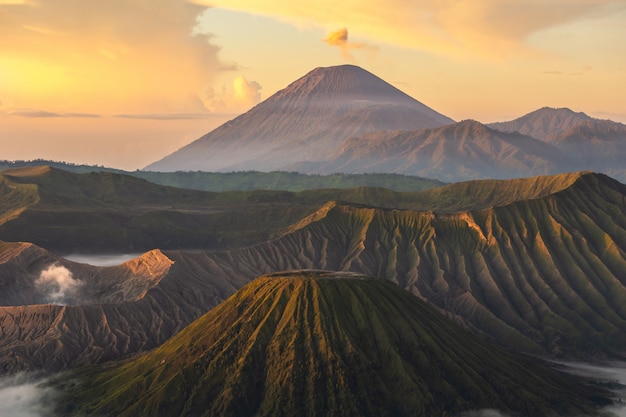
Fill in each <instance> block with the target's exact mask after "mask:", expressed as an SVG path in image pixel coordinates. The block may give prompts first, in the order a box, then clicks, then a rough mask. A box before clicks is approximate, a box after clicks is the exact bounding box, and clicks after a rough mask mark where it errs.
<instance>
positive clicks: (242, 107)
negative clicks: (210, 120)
mask: <svg viewBox="0 0 626 417" xmlns="http://www.w3.org/2000/svg"><path fill="white" fill-rule="evenodd" d="M261 89H262V87H261V85H260V84H259V83H258V82H256V81H248V80H247V79H246V78H245V77H244V76H242V75H240V76H238V77H237V78H235V79H234V80H233V82H232V84H231V85H230V86H226V85H224V86H222V90H221V91H219V92H216V91H215V90H214V89H212V88H211V89H209V90H208V91H207V94H206V98H205V100H204V105H205V107H206V108H207V109H208V110H210V111H212V112H216V113H221V112H243V111H246V110H248V109H250V107H252V106H254V105H255V104H257V103H258V102H259V101H261Z"/></svg>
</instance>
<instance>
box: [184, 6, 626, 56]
mask: <svg viewBox="0 0 626 417" xmlns="http://www.w3.org/2000/svg"><path fill="white" fill-rule="evenodd" d="M193 1H194V3H196V4H211V5H213V6H215V7H221V8H225V9H229V10H234V11H244V12H248V13H254V14H259V15H264V16H269V17H273V18H276V19H279V20H281V21H286V22H289V23H291V24H294V25H296V26H299V27H311V26H317V27H322V28H336V27H349V28H350V31H351V32H352V33H354V34H358V36H359V37H362V38H368V39H371V40H373V41H375V42H376V43H381V42H382V43H386V44H389V45H394V46H399V47H405V48H411V49H416V50H421V51H426V52H430V53H433V54H437V55H448V56H457V57H464V56H469V55H480V56H484V57H492V58H495V57H498V58H499V57H503V56H504V57H516V56H518V55H519V54H520V53H522V52H525V53H530V52H531V48H530V47H529V46H528V45H526V43H525V41H526V40H527V38H528V37H529V36H530V35H531V34H533V33H536V32H540V31H543V30H546V29H550V28H553V27H558V26H562V25H566V24H569V23H572V22H576V21H578V20H580V19H585V18H597V17H603V16H607V15H609V14H611V13H612V12H613V11H614V10H615V9H616V8H618V7H620V6H621V7H623V6H624V5H625V2H624V1H623V0H617V1H615V0H595V1H584V2H571V1H570V0H552V1H545V0H528V1H517V0H472V1H453V0H446V1H441V0H424V1H420V2H413V1H410V0H389V1H385V2H384V4H383V2H381V1H380V0H343V1H340V2H338V1H335V0H319V1H315V2H311V1H305V0H267V1H263V2H258V1H255V0H193Z"/></svg>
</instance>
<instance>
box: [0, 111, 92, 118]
mask: <svg viewBox="0 0 626 417" xmlns="http://www.w3.org/2000/svg"><path fill="white" fill-rule="evenodd" d="M6 114H8V115H9V116H18V117H30V118H40V117H44V118H45V117H79V118H94V117H95V118H97V117H100V115H98V114H91V113H55V112H50V111H45V110H14V111H8V112H6Z"/></svg>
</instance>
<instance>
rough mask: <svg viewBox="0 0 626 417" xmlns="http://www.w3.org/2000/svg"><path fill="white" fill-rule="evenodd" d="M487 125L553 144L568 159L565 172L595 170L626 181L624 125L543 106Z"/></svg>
mask: <svg viewBox="0 0 626 417" xmlns="http://www.w3.org/2000/svg"><path fill="white" fill-rule="evenodd" d="M489 126H491V127H493V128H494V129H498V130H501V131H506V132H520V133H523V134H526V135H529V136H532V137H534V138H536V139H539V140H542V141H544V142H546V143H550V144H553V145H554V146H555V147H556V148H558V150H559V151H560V152H561V153H562V155H563V157H564V158H566V159H567V160H568V163H567V166H566V169H567V170H582V169H588V170H594V171H599V172H604V173H607V174H610V175H611V176H613V177H615V178H617V179H619V180H621V181H626V164H625V163H624V161H626V125H624V124H622V123H617V122H613V121H611V120H600V119H594V118H592V117H589V116H587V115H586V114H585V113H576V112H573V111H572V110H570V109H567V108H559V109H553V108H549V107H544V108H541V109H539V110H536V111H534V112H531V113H529V114H527V115H524V116H522V117H520V118H518V119H515V120H512V121H509V122H501V123H492V124H490V125H489Z"/></svg>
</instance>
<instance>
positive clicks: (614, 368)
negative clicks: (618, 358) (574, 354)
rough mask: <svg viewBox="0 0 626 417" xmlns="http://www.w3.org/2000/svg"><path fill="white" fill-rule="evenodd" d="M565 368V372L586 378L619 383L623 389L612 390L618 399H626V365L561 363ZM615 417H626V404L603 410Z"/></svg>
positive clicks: (621, 363) (615, 363)
mask: <svg viewBox="0 0 626 417" xmlns="http://www.w3.org/2000/svg"><path fill="white" fill-rule="evenodd" d="M559 364H561V365H564V366H565V371H566V372H569V373H572V374H575V375H581V376H585V377H592V378H598V379H601V380H603V381H607V382H618V383H620V384H622V385H624V386H623V387H620V388H615V389H612V391H613V392H614V393H615V394H616V396H617V399H620V400H621V401H624V398H626V363H625V362H611V363H609V364H607V365H595V364H590V363H584V362H559ZM603 410H604V411H607V412H609V413H611V415H612V416H615V417H626V404H615V405H612V406H609V407H606V408H604V409H603Z"/></svg>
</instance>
